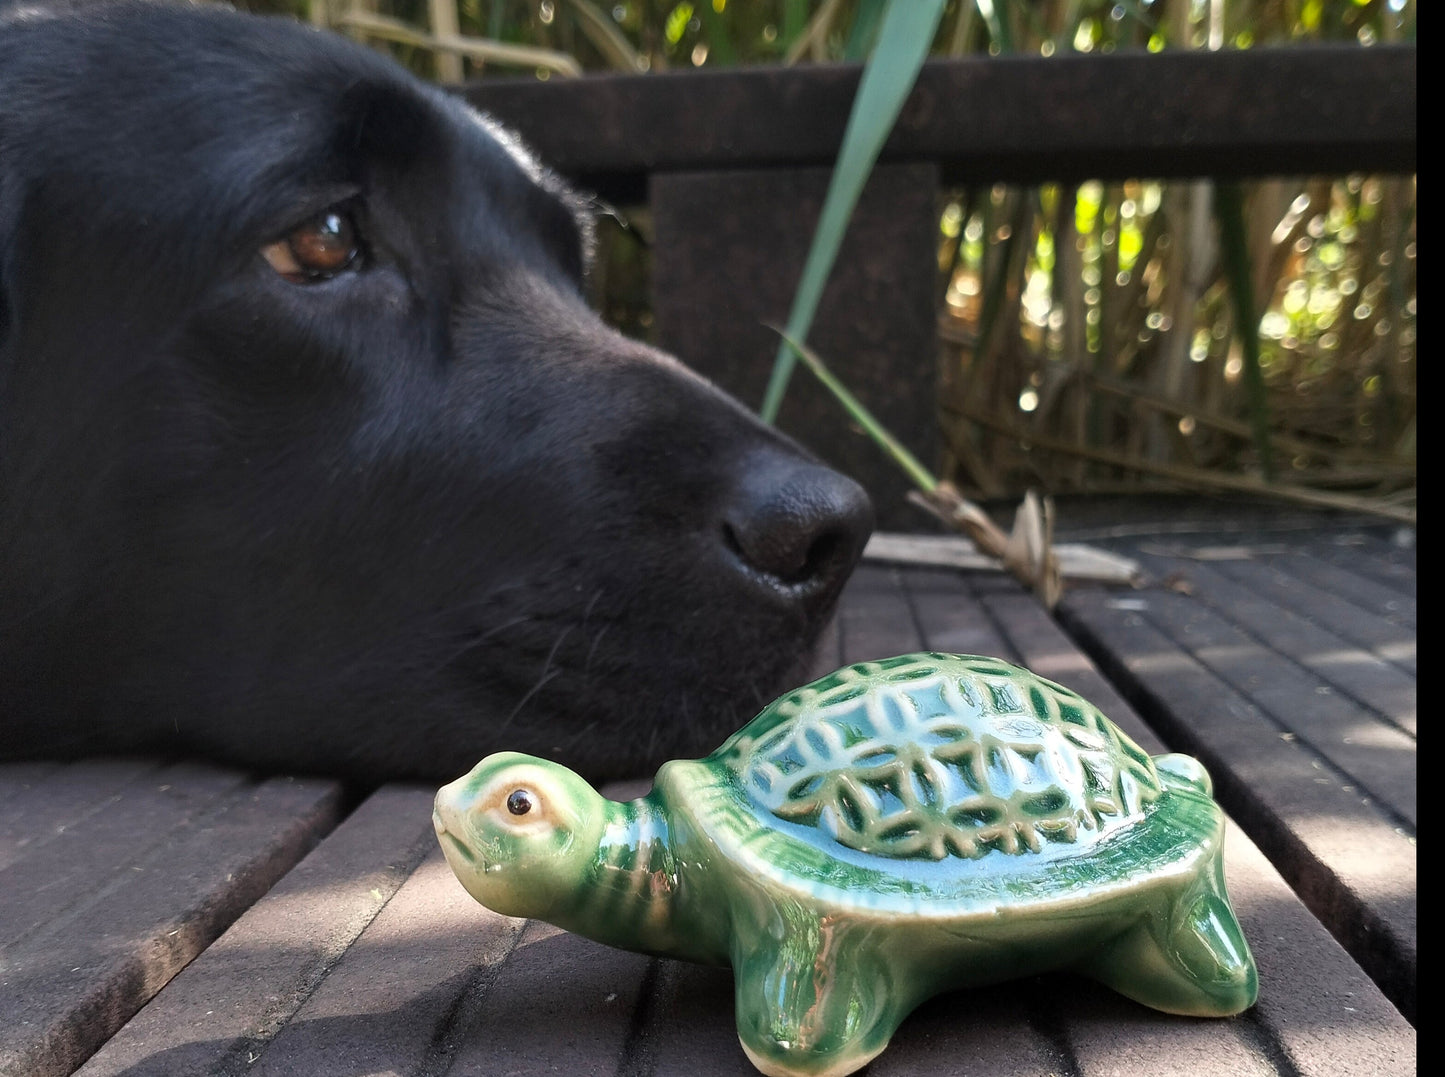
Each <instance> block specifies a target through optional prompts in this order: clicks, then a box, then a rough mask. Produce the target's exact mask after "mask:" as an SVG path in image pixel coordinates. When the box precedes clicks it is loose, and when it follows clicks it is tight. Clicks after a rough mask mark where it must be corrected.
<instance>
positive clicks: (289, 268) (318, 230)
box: [261, 209, 361, 284]
mask: <svg viewBox="0 0 1445 1077" xmlns="http://www.w3.org/2000/svg"><path fill="white" fill-rule="evenodd" d="M360 253H361V247H360V243H359V241H358V239H357V236H356V225H355V224H354V223H353V222H352V220H351V218H350V217H349V216H348V215H347V214H346V213H344V212H342V211H340V210H335V209H328V210H326V211H325V212H324V213H318V214H317V215H316V216H315V217H312V218H311V220H309V221H307V222H306V223H305V224H303V225H301V226H300V227H299V228H295V229H293V230H292V231H291V232H289V233H288V234H287V235H285V236H283V237H282V238H281V239H278V240H277V241H276V242H275V243H269V244H267V245H266V246H264V247H262V248H261V254H262V256H263V257H265V259H266V261H267V262H269V263H270V264H271V268H272V269H274V270H275V271H276V272H277V273H279V274H281V276H283V277H285V278H286V279H287V280H289V281H292V282H293V283H296V284H307V283H310V282H312V281H319V280H327V279H329V278H331V277H334V276H336V275H337V274H338V273H341V272H343V271H344V270H346V269H348V268H350V266H351V265H352V264H353V263H354V262H355V261H356V259H357V257H358V256H359V255H360Z"/></svg>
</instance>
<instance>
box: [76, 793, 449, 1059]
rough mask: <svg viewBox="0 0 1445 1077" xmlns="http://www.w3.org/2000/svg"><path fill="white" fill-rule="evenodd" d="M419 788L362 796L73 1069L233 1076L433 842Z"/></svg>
mask: <svg viewBox="0 0 1445 1077" xmlns="http://www.w3.org/2000/svg"><path fill="white" fill-rule="evenodd" d="M433 795H434V793H433V791H432V790H430V789H418V788H414V787H408V786H393V787H388V788H385V789H382V790H380V791H378V792H376V793H375V794H373V795H372V796H371V797H369V798H368V799H367V800H366V801H365V802H364V803H363V804H362V805H361V806H360V807H359V808H357V809H356V811H355V812H353V813H352V814H351V816H349V817H348V818H347V819H346V820H345V822H343V823H342V824H341V825H340V826H339V827H338V828H337V829H336V830H335V831H334V832H333V833H332V834H330V835H329V836H328V837H327V838H326V840H325V841H323V842H322V843H321V844H320V845H319V846H317V847H316V848H315V849H314V850H312V852H311V853H310V854H309V855H308V856H307V857H306V858H305V859H304V860H303V861H301V863H300V864H298V865H297V866H296V868H295V869H293V870H292V871H291V872H290V873H288V874H287V875H286V877H285V878H283V879H282V880H281V881H280V882H279V883H277V884H276V886H275V887H273V888H272V889H271V890H270V891H269V892H268V893H267V894H266V896H265V897H264V898H262V899H261V900H260V901H259V902H257V903H256V904H255V905H253V906H252V907H251V908H250V909H248V910H247V911H246V913H245V915H244V916H242V917H241V918H240V919H239V920H237V921H236V923H235V924H233V925H232V926H231V927H230V929H229V930H227V931H226V933H225V934H224V935H222V936H221V937H220V938H219V939H218V940H216V942H215V943H214V944H213V945H212V946H210V947H209V948H208V949H207V950H206V952H205V953H203V954H202V955H201V956H200V957H198V958H197V959H196V960H195V961H193V962H192V963H191V964H190V965H189V966H188V967H187V968H186V969H185V970H184V971H183V972H182V973H181V974H180V975H179V976H177V977H176V978H175V979H174V980H172V981H171V982H170V983H169V984H168V985H166V987H165V989H164V990H163V991H161V992H160V994H158V995H157V996H156V997H155V998H154V999H152V1000H151V1001H150V1002H149V1003H148V1004H147V1005H146V1006H145V1007H144V1008H143V1009H142V1010H141V1011H140V1012H139V1013H138V1014H136V1016H135V1017H134V1018H132V1019H131V1021H130V1022H129V1023H127V1024H126V1026H125V1027H124V1028H123V1029H121V1030H120V1032H118V1033H117V1034H116V1035H115V1036H114V1037H113V1038H112V1039H111V1040H110V1041H109V1042H108V1043H107V1044H106V1045H105V1046H104V1047H103V1048H102V1049H101V1050H100V1051H99V1052H97V1053H96V1054H95V1055H94V1056H93V1057H92V1058H91V1059H90V1060H89V1061H88V1062H87V1063H86V1064H85V1065H84V1066H83V1067H81V1069H80V1074H81V1077H115V1075H119V1074H122V1073H134V1072H136V1071H140V1072H150V1073H167V1074H174V1075H177V1077H180V1075H195V1077H204V1075H209V1074H231V1073H243V1072H247V1071H249V1070H250V1068H251V1065H252V1062H253V1060H255V1059H257V1058H259V1057H260V1056H261V1055H262V1054H263V1052H264V1048H265V1047H266V1046H267V1044H269V1042H270V1040H271V1039H272V1038H273V1037H274V1036H275V1034H276V1033H277V1031H279V1030H280V1029H281V1028H282V1027H284V1026H285V1024H286V1022H288V1021H289V1020H290V1019H291V1018H292V1017H293V1016H294V1014H295V1013H296V1011H297V1010H298V1009H299V1008H300V1006H301V1004H302V1003H303V1002H304V1001H305V1000H306V999H307V998H309V997H310V995H311V993H312V992H313V991H314V990H315V988H316V986H317V984H319V983H320V982H321V981H322V980H323V979H324V978H325V977H326V976H328V975H329V974H330V972H331V970H332V969H333V968H334V967H335V965H336V964H337V963H338V962H339V961H340V960H341V958H342V955H343V954H345V952H346V950H347V948H348V947H349V946H350V945H351V944H352V943H353V942H354V941H355V940H356V938H357V937H358V936H359V935H360V934H361V932H362V931H363V930H364V929H365V928H366V927H367V926H368V925H369V924H370V923H371V922H372V920H373V919H375V917H376V915H377V913H379V912H380V911H381V909H382V908H383V907H384V906H385V905H386V903H387V902H388V901H389V900H390V899H391V897H392V895H393V894H395V893H396V891H397V889H398V888H399V887H400V886H401V884H402V883H403V882H404V881H405V880H406V879H407V878H408V876H409V875H410V873H411V872H412V870H413V869H414V868H415V867H416V866H417V864H418V863H419V862H420V861H421V859H422V858H423V857H424V856H425V855H426V854H428V853H430V852H431V851H432V849H433V848H434V847H435V845H436V835H435V834H434V833H433V830H432V825H431V817H430V813H431V803H432V797H433Z"/></svg>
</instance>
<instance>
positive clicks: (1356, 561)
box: [1304, 528, 1416, 596]
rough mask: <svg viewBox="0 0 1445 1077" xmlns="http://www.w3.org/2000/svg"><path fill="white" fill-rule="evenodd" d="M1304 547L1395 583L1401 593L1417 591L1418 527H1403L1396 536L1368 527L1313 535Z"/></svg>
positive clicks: (1382, 581)
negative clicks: (1374, 530)
mask: <svg viewBox="0 0 1445 1077" xmlns="http://www.w3.org/2000/svg"><path fill="white" fill-rule="evenodd" d="M1304 548H1305V549H1306V550H1307V551H1308V553H1309V554H1310V556H1311V557H1314V558H1317V559H1318V560H1321V561H1325V562H1327V563H1328V564H1331V565H1341V566H1344V567H1346V568H1348V569H1349V570H1350V571H1351V572H1354V573H1357V574H1359V575H1361V576H1365V577H1367V578H1369V579H1372V580H1374V581H1375V582H1376V583H1380V584H1383V585H1384V586H1386V587H1392V588H1394V589H1395V590H1396V591H1398V592H1399V593H1400V594H1402V595H1409V596H1414V594H1415V587H1416V584H1415V566H1416V556H1415V531H1414V529H1413V528H1409V529H1407V528H1400V529H1399V530H1398V531H1396V532H1395V536H1394V538H1385V537H1382V536H1381V535H1379V534H1376V533H1374V532H1369V531H1346V532H1343V533H1334V534H1327V535H1313V536H1310V538H1309V539H1308V540H1307V541H1306V543H1305V545H1304Z"/></svg>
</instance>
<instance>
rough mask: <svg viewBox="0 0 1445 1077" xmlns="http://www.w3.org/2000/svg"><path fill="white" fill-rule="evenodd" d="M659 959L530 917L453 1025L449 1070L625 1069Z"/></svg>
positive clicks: (596, 1074) (539, 1075)
mask: <svg viewBox="0 0 1445 1077" xmlns="http://www.w3.org/2000/svg"><path fill="white" fill-rule="evenodd" d="M653 964H654V962H653V961H652V960H651V959H649V958H647V957H644V956H642V955H641V954H634V953H628V952H627V951H624V950H615V949H612V948H611V947H607V946H603V945H602V944H601V943H597V942H592V941H591V940H590V939H584V938H582V937H581V936H579V935H573V934H570V933H568V932H566V931H563V930H562V929H561V928H556V927H552V926H551V925H550V924H544V923H542V922H540V921H537V920H533V921H530V922H529V923H528V924H527V927H526V930H525V931H524V932H523V933H522V936H521V939H520V941H519V942H518V943H517V946H516V948H515V949H514V950H513V951H512V953H511V954H510V955H509V956H508V958H507V960H506V963H505V964H504V965H503V966H502V967H501V969H500V970H499V972H498V974H497V978H496V980H495V981H494V982H493V983H492V985H491V987H490V989H489V990H488V991H487V993H486V997H485V998H484V999H483V1000H481V1003H480V1005H479V1007H478V1009H477V1013H476V1016H475V1019H474V1020H472V1021H471V1022H469V1023H468V1024H467V1025H466V1027H465V1028H458V1029H457V1032H456V1039H457V1047H456V1053H455V1055H454V1057H452V1059H451V1061H450V1064H449V1065H448V1066H447V1068H446V1071H445V1072H446V1074H447V1077H494V1075H496V1074H500V1073H505V1074H507V1075H508V1077H533V1075H535V1077H543V1075H548V1074H557V1073H565V1074H575V1075H576V1077H610V1075H611V1074H614V1073H617V1072H619V1070H621V1069H623V1068H625V1063H626V1056H627V1053H628V1051H629V1050H632V1046H631V1042H630V1040H631V1034H632V1026H633V1020H634V1018H633V1014H634V1012H635V1011H636V1009H637V1006H638V1004H639V1002H640V1001H641V999H642V997H643V995H644V993H645V992H646V991H647V989H648V988H649V987H650V986H651V980H650V977H649V971H650V968H651V966H652V965H653Z"/></svg>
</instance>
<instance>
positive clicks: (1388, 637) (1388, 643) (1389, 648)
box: [1214, 558, 1415, 675]
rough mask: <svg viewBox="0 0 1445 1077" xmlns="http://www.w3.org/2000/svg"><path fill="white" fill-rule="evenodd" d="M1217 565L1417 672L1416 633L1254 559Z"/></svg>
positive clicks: (1252, 588) (1403, 666) (1252, 587)
mask: <svg viewBox="0 0 1445 1077" xmlns="http://www.w3.org/2000/svg"><path fill="white" fill-rule="evenodd" d="M1214 564H1215V567H1216V568H1218V570H1219V571H1220V572H1222V573H1224V574H1225V575H1226V576H1229V577H1230V578H1231V579H1233V580H1235V581H1236V582H1238V583H1240V584H1243V585H1244V586H1245V587H1248V588H1250V589H1251V590H1253V591H1254V592H1255V593H1256V594H1258V595H1262V596H1264V597H1267V598H1270V599H1273V600H1274V601H1275V602H1278V603H1279V604H1280V605H1281V606H1283V607H1285V608H1286V609H1292V610H1294V611H1295V612H1296V613H1298V614H1300V615H1301V616H1302V617H1306V618H1308V619H1309V620H1311V621H1313V622H1315V623H1316V624H1320V625H1328V626H1329V628H1330V630H1331V631H1332V632H1335V633H1337V634H1339V635H1340V636H1343V637H1344V638H1345V639H1347V640H1349V641H1350V642H1352V643H1355V644H1357V645H1359V646H1361V647H1364V648H1366V649H1367V650H1369V651H1372V652H1374V653H1375V654H1376V655H1378V656H1379V657H1380V658H1382V659H1384V660H1385V661H1386V662H1391V663H1393V664H1394V665H1397V666H1399V667H1400V668H1401V669H1403V670H1405V671H1406V672H1408V673H1410V674H1412V675H1413V674H1414V673H1415V633H1414V631H1412V630H1410V629H1407V628H1403V627H1401V626H1399V625H1395V624H1391V623H1390V622H1389V621H1387V620H1385V619H1384V618H1383V617H1377V616H1376V615H1374V614H1373V613H1371V612H1370V611H1369V610H1366V609H1362V608H1361V607H1359V606H1357V605H1355V604H1354V603H1353V602H1350V601H1348V600H1346V599H1345V598H1342V597H1341V596H1339V595H1336V594H1332V593H1330V592H1329V591H1325V590H1323V589H1321V588H1319V587H1315V586H1312V585H1310V584H1308V583H1305V582H1304V581H1302V580H1299V579H1296V578H1295V577H1293V576H1291V575H1289V574H1288V573H1286V572H1283V571H1281V570H1280V569H1278V568H1276V567H1274V566H1273V565H1270V564H1267V563H1261V562H1260V561H1257V560H1255V559H1253V558H1242V559H1239V560H1232V561H1224V560H1221V561H1216V562H1214Z"/></svg>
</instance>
